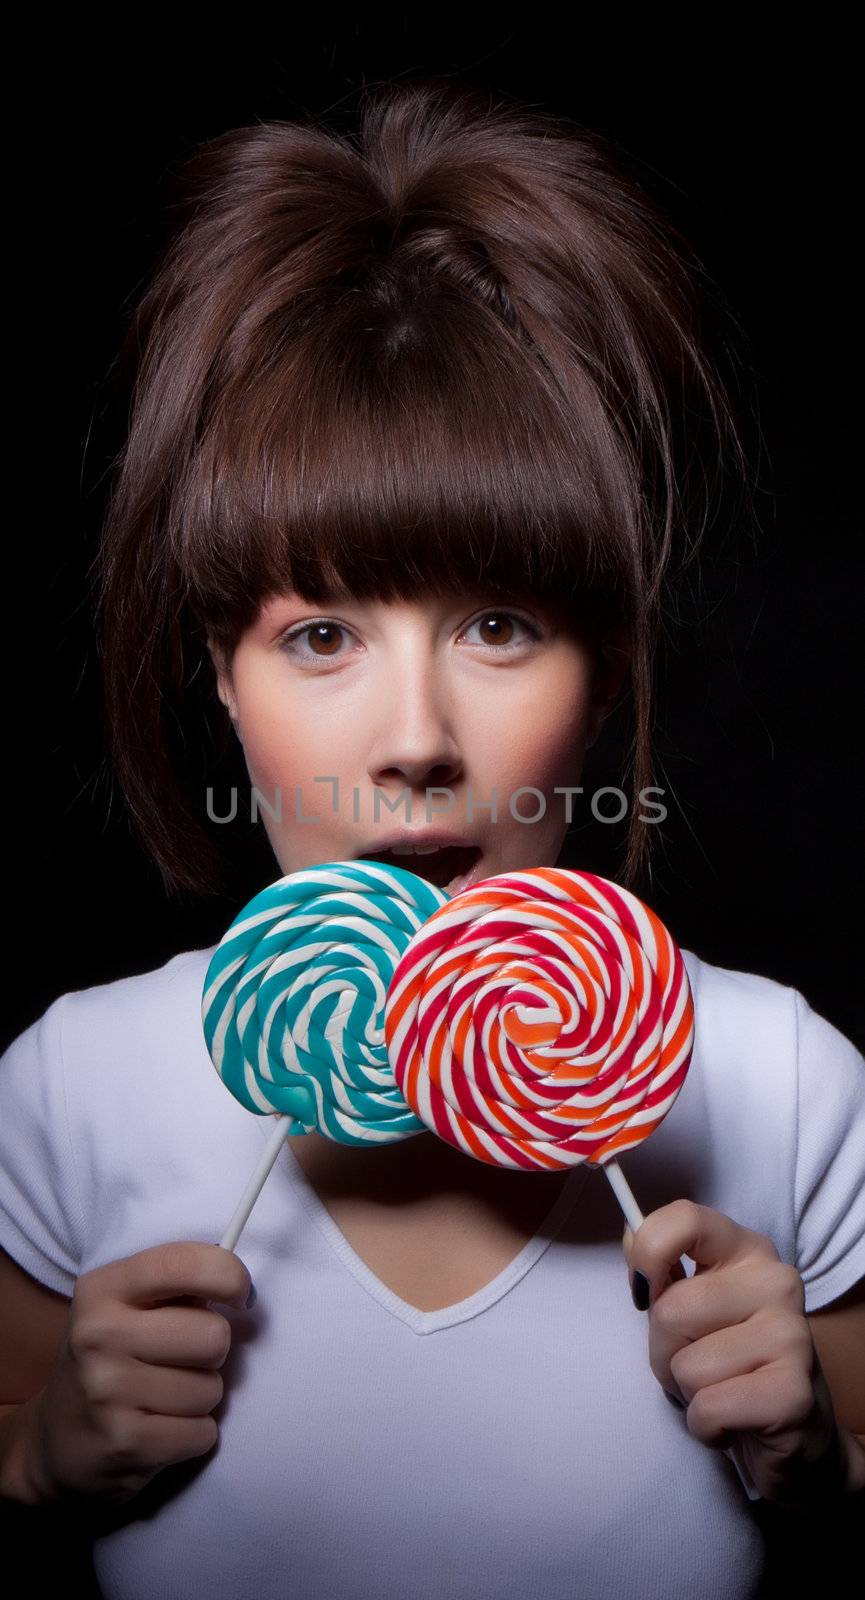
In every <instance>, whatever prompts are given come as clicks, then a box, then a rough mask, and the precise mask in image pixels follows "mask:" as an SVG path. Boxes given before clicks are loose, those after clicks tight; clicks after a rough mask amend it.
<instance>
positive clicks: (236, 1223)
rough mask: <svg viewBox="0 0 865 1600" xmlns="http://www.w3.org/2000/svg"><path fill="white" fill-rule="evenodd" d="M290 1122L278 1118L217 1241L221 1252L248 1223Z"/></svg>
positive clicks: (289, 1118) (235, 1240)
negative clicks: (232, 1213)
mask: <svg viewBox="0 0 865 1600" xmlns="http://www.w3.org/2000/svg"><path fill="white" fill-rule="evenodd" d="M290 1122H291V1117H279V1118H278V1120H277V1124H276V1127H275V1128H274V1130H273V1133H272V1134H271V1136H270V1138H269V1140H268V1142H267V1145H266V1147H265V1151H264V1155H263V1156H262V1158H261V1160H260V1161H259V1163H258V1166H257V1167H256V1169H255V1171H254V1173H253V1174H252V1177H251V1178H250V1180H249V1182H248V1184H247V1185H246V1188H245V1189H244V1191H243V1197H242V1199H241V1201H240V1204H239V1206H238V1208H237V1210H236V1211H235V1213H234V1216H233V1217H232V1219H231V1221H230V1223H229V1224H228V1227H227V1228H226V1230H225V1233H224V1234H223V1236H222V1238H221V1239H220V1241H219V1243H220V1245H221V1247H222V1249H223V1250H233V1249H234V1247H235V1245H236V1244H237V1241H238V1239H239V1238H240V1235H241V1233H242V1232H243V1229H244V1228H245V1227H246V1224H247V1222H248V1221H249V1213H250V1212H251V1210H252V1208H253V1206H254V1205H255V1202H256V1200H257V1199H258V1197H259V1195H260V1194H261V1191H262V1189H263V1188H264V1185H265V1183H266V1182H267V1177H268V1173H269V1172H270V1169H271V1167H272V1166H273V1163H274V1162H275V1160H276V1158H277V1156H278V1155H279V1152H280V1150H281V1149H282V1146H283V1144H284V1143H285V1136H286V1134H287V1133H288V1128H289V1124H290Z"/></svg>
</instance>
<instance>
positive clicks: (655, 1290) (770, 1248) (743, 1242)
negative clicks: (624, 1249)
mask: <svg viewBox="0 0 865 1600" xmlns="http://www.w3.org/2000/svg"><path fill="white" fill-rule="evenodd" d="M683 1255H685V1256H689V1257H690V1258H691V1260H692V1261H694V1262H696V1264H697V1274H699V1273H700V1270H701V1269H702V1270H703V1271H711V1270H712V1269H714V1268H719V1267H721V1266H724V1265H727V1264H738V1263H740V1262H743V1261H747V1260H750V1259H758V1260H761V1261H763V1262H767V1261H769V1260H771V1259H772V1258H774V1259H775V1260H776V1261H777V1260H778V1252H777V1250H776V1249H775V1247H774V1245H773V1244H772V1242H771V1240H770V1239H767V1238H766V1237H765V1236H764V1235H763V1234H760V1233H756V1232H755V1231H754V1229H752V1228H743V1227H741V1226H740V1224H739V1223H737V1222H734V1221H733V1220H732V1218H731V1217H728V1216H725V1215H724V1213H723V1212H722V1211H713V1210H712V1208H711V1207H710V1206H701V1205H697V1204H696V1202H695V1201H693V1200H674V1201H673V1202H672V1203H671V1204H670V1205H668V1206H661V1207H660V1209H659V1210H657V1211H652V1212H651V1213H650V1214H649V1216H647V1217H646V1218H644V1220H643V1223H642V1225H641V1226H640V1227H639V1228H638V1229H637V1232H636V1233H635V1234H634V1236H633V1244H632V1246H631V1249H630V1253H629V1265H630V1268H631V1271H632V1272H642V1274H643V1276H644V1277H645V1278H646V1279H647V1281H648V1284H649V1305H650V1306H651V1305H653V1304H654V1302H655V1301H656V1300H657V1298H658V1296H659V1295H660V1294H661V1293H662V1291H663V1289H664V1285H665V1284H667V1283H669V1282H671V1281H672V1280H673V1279H674V1278H675V1276H676V1273H675V1268H676V1266H677V1264H678V1265H681V1263H680V1261H679V1257H680V1256H683ZM697 1274H695V1276H696V1275H697Z"/></svg>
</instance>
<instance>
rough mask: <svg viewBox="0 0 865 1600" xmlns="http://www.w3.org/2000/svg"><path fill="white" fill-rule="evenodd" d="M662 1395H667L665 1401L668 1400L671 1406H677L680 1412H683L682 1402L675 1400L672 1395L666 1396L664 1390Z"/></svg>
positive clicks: (683, 1405)
mask: <svg viewBox="0 0 865 1600" xmlns="http://www.w3.org/2000/svg"><path fill="white" fill-rule="evenodd" d="M664 1394H666V1395H667V1399H668V1400H669V1402H670V1405H671V1406H678V1408H679V1410H680V1411H684V1409H685V1403H684V1401H683V1400H677V1399H676V1396H675V1395H674V1394H668V1393H667V1390H666V1389H665V1390H664Z"/></svg>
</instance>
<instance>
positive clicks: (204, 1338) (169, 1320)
mask: <svg viewBox="0 0 865 1600" xmlns="http://www.w3.org/2000/svg"><path fill="white" fill-rule="evenodd" d="M91 1338H92V1335H91ZM231 1340H232V1326H231V1323H230V1322H229V1320H228V1318H227V1317H224V1316H223V1315H222V1313H221V1312H219V1311H211V1310H209V1309H208V1308H207V1307H206V1306H154V1307H153V1308H152V1309H151V1310H150V1311H148V1312H147V1314H146V1316H142V1314H141V1312H140V1311H133V1310H130V1309H127V1308H124V1307H122V1306H121V1307H120V1309H119V1311H117V1310H116V1308H115V1312H114V1314H113V1316H112V1324H111V1348H112V1350H114V1351H118V1352H119V1353H120V1354H122V1355H126V1356H134V1357H135V1358H136V1360H138V1361H145V1362H148V1363H149V1364H151V1365H153V1366H165V1367H201V1368H203V1369H205V1370H210V1369H212V1368H214V1367H221V1366H222V1364H223V1362H224V1361H225V1359H226V1357H227V1355H228V1352H229V1350H230V1349H231Z"/></svg>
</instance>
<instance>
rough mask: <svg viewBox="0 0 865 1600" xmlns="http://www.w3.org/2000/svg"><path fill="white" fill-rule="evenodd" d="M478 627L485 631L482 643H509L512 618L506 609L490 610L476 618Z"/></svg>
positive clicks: (512, 629)
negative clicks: (483, 615)
mask: <svg viewBox="0 0 865 1600" xmlns="http://www.w3.org/2000/svg"><path fill="white" fill-rule="evenodd" d="M478 627H479V628H480V629H481V630H482V631H483V632H484V633H485V637H484V638H483V639H482V640H481V643H482V644H510V642H511V636H512V634H513V631H514V626H513V618H512V617H509V616H508V613H507V612H506V611H491V612H489V614H488V615H487V616H486V617H479V618H478Z"/></svg>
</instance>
